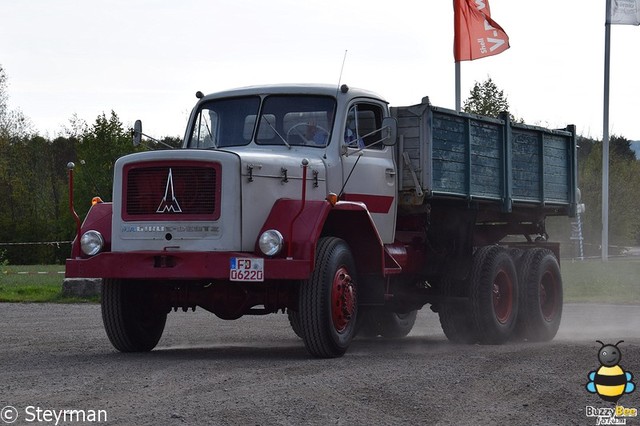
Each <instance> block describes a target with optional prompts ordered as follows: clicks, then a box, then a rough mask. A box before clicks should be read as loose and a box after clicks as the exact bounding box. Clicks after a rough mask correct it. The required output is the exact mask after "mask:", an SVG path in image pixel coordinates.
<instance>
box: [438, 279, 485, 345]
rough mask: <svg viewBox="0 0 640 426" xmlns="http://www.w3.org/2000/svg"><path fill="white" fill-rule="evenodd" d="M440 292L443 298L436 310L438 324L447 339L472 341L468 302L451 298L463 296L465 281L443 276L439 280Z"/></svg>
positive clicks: (472, 331) (455, 341)
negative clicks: (438, 319)
mask: <svg viewBox="0 0 640 426" xmlns="http://www.w3.org/2000/svg"><path fill="white" fill-rule="evenodd" d="M441 283H442V284H441V294H442V296H444V300H443V302H442V304H441V305H440V309H439V310H438V317H439V318H440V326H441V327H442V331H443V332H444V334H445V336H447V339H449V341H451V342H453V343H474V342H475V341H476V333H475V331H474V329H473V325H472V321H471V311H470V310H469V309H468V304H467V303H464V302H460V301H455V300H451V299H449V298H451V297H464V296H465V287H467V282H466V281H460V280H456V279H454V278H452V277H444V278H443V279H442V281H441Z"/></svg>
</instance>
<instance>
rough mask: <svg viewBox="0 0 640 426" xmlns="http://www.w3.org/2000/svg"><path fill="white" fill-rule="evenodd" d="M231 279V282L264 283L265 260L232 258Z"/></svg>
mask: <svg viewBox="0 0 640 426" xmlns="http://www.w3.org/2000/svg"><path fill="white" fill-rule="evenodd" d="M229 279H230V280H231V281H264V259H259V258H249V257H232V258H231V265H230V267H229Z"/></svg>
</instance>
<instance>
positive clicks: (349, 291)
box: [331, 266, 356, 333]
mask: <svg viewBox="0 0 640 426" xmlns="http://www.w3.org/2000/svg"><path fill="white" fill-rule="evenodd" d="M355 310H356V293H355V287H354V286H353V282H352V281H351V276H350V275H349V274H348V271H347V268H345V267H344V266H341V267H340V268H338V270H337V271H336V273H335V275H334V277H333V285H332V286H331V318H332V320H333V326H334V327H335V329H336V331H337V332H338V333H342V332H344V331H345V330H346V329H347V326H348V325H349V322H350V321H351V318H353V314H354V313H355Z"/></svg>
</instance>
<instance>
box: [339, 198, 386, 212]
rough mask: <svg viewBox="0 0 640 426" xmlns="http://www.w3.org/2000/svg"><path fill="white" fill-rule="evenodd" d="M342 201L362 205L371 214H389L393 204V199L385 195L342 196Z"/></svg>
mask: <svg viewBox="0 0 640 426" xmlns="http://www.w3.org/2000/svg"><path fill="white" fill-rule="evenodd" d="M342 199H343V200H344V201H357V202H360V203H364V204H365V205H366V206H367V209H368V210H369V211H370V212H371V213H389V210H390V209H391V205H392V204H393V197H389V196H385V195H368V194H343V195H342Z"/></svg>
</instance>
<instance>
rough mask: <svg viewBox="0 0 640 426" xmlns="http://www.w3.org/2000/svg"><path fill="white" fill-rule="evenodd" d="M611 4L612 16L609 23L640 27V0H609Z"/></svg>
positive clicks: (608, 20)
mask: <svg viewBox="0 0 640 426" xmlns="http://www.w3.org/2000/svg"><path fill="white" fill-rule="evenodd" d="M607 1H610V2H611V16H607V23H609V24H619V25H640V0H607Z"/></svg>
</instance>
